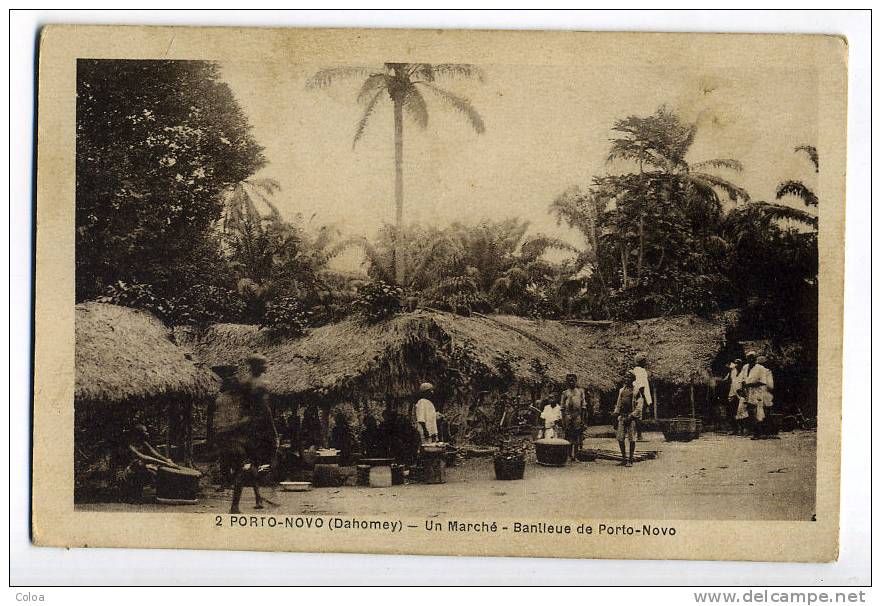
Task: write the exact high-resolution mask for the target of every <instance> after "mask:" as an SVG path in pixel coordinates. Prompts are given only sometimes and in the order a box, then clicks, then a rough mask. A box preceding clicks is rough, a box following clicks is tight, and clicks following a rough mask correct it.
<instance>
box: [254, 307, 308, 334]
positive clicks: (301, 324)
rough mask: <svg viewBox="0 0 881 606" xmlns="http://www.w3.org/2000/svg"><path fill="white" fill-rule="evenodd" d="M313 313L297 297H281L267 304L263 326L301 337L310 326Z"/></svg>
mask: <svg viewBox="0 0 881 606" xmlns="http://www.w3.org/2000/svg"><path fill="white" fill-rule="evenodd" d="M310 317H311V314H310V313H309V311H307V310H306V309H305V308H304V307H303V304H302V303H301V302H300V300H299V299H297V298H296V297H280V298H278V299H275V300H273V301H270V302H269V303H267V305H266V313H265V314H264V316H263V322H262V326H264V327H267V328H271V329H273V330H275V331H277V332H279V333H281V334H284V335H285V336H289V337H300V336H303V335H304V334H305V333H306V329H307V328H308V327H309V321H310Z"/></svg>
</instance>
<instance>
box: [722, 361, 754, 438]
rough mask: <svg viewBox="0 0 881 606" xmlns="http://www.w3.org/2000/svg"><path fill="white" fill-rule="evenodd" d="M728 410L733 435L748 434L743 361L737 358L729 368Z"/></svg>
mask: <svg viewBox="0 0 881 606" xmlns="http://www.w3.org/2000/svg"><path fill="white" fill-rule="evenodd" d="M727 378H728V380H729V381H730V385H729V387H728V406H729V408H728V410H729V412H730V414H731V434H732V435H742V434H745V433H746V427H745V421H746V419H748V418H749V414H748V413H747V410H746V399H745V398H744V397H743V396H742V395H741V390H742V388H743V379H744V366H743V361H742V360H741V359H740V358H737V359H736V360H734V362H732V363H731V364H730V365H729V367H728V377H727Z"/></svg>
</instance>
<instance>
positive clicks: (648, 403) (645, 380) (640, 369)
mask: <svg viewBox="0 0 881 606" xmlns="http://www.w3.org/2000/svg"><path fill="white" fill-rule="evenodd" d="M646 363H647V359H646V355H645V354H644V353H641V354H639V355H638V356H636V366H634V367H633V376H634V377H635V379H634V381H633V393H634V395H636V396H641V397H642V402H643V408H642V409H640V412H639V416H638V417H636V439H637V440H642V427H641V421H642V415H643V413H644V412H646V413H647V412H649V411H650V410H651V408H652V405H653V403H654V400H653V399H652V389H651V386H650V385H649V371H648V370H646Z"/></svg>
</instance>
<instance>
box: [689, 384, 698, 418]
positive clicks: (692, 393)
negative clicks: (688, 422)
mask: <svg viewBox="0 0 881 606" xmlns="http://www.w3.org/2000/svg"><path fill="white" fill-rule="evenodd" d="M688 400H689V402H690V403H691V418H692V419H695V418H697V417H695V416H694V381H693V380H692V381H689V383H688Z"/></svg>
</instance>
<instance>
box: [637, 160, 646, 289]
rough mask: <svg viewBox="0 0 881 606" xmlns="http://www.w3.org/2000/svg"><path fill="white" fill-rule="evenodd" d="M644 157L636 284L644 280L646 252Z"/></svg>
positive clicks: (641, 173) (640, 181)
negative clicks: (643, 265) (643, 266)
mask: <svg viewBox="0 0 881 606" xmlns="http://www.w3.org/2000/svg"><path fill="white" fill-rule="evenodd" d="M642 160H643V158H642V155H640V158H639V183H640V189H641V190H642V191H641V192H640V193H641V196H640V200H639V256H638V257H637V260H636V282H637V284H638V283H639V281H640V279H641V278H642V259H643V252H644V250H645V213H644V212H643V208H644V206H645V196H646V187H645V174H644V173H643V168H642Z"/></svg>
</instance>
